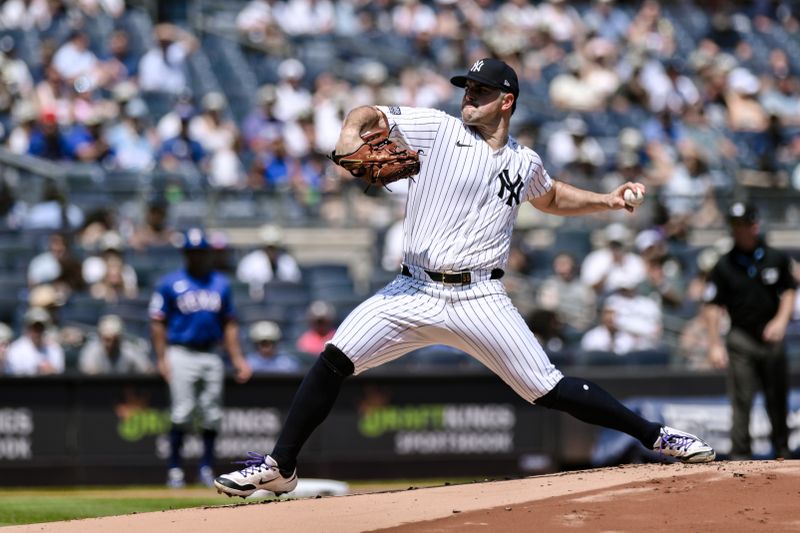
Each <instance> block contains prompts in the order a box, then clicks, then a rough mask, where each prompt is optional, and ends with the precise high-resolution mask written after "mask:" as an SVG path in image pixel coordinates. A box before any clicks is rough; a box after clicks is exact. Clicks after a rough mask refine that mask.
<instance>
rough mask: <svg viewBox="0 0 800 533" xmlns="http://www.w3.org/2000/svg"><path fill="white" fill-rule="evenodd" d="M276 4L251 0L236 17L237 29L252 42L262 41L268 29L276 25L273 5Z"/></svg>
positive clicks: (261, 0) (264, 0)
mask: <svg viewBox="0 0 800 533" xmlns="http://www.w3.org/2000/svg"><path fill="white" fill-rule="evenodd" d="M275 3H276V2H274V1H273V2H271V1H269V0H251V1H250V2H248V3H247V5H246V6H244V8H243V9H242V10H241V11H239V13H238V14H237V15H236V29H237V30H239V32H241V33H243V34H244V35H245V36H246V37H247V38H248V39H249V40H250V41H253V42H259V41H261V40H262V39H263V34H264V33H266V31H267V27H268V26H270V25H272V24H274V18H273V15H272V4H275Z"/></svg>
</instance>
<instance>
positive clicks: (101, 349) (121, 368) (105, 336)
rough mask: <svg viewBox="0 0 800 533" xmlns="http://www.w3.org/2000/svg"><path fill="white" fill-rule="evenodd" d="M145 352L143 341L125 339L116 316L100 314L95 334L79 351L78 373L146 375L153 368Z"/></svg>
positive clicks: (120, 321)
mask: <svg viewBox="0 0 800 533" xmlns="http://www.w3.org/2000/svg"><path fill="white" fill-rule="evenodd" d="M149 353H150V347H149V346H148V344H147V342H146V341H145V340H144V339H136V340H133V339H129V338H126V337H125V335H124V331H123V323H122V319H121V318H120V317H119V316H117V315H104V316H102V317H100V320H98V322H97V335H96V336H93V337H92V338H91V339H90V340H89V341H88V342H87V343H86V345H84V347H83V349H81V352H80V358H79V359H78V370H80V371H81V372H82V373H84V374H150V373H153V372H155V366H154V365H153V363H152V361H150V358H149V357H148V354H149Z"/></svg>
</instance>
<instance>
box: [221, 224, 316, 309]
mask: <svg viewBox="0 0 800 533" xmlns="http://www.w3.org/2000/svg"><path fill="white" fill-rule="evenodd" d="M258 234H259V238H260V239H261V247H260V248H258V249H257V250H253V251H252V252H250V253H248V254H247V255H245V256H244V257H242V259H241V261H239V264H238V265H237V267H236V279H238V280H239V281H240V282H242V283H246V284H247V285H248V286H249V287H250V297H251V298H252V299H254V300H262V299H263V298H264V285H265V284H267V283H269V282H270V281H273V280H276V281H289V282H292V283H299V282H300V281H301V278H302V274H301V273H300V267H299V266H298V265H297V261H295V259H294V257H292V256H291V254H289V253H288V252H287V251H286V249H285V248H284V241H283V231H282V230H281V228H279V227H278V226H274V225H272V224H267V225H264V226H262V227H261V228H260V229H259V232H258Z"/></svg>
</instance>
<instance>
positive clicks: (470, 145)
mask: <svg viewBox="0 0 800 533" xmlns="http://www.w3.org/2000/svg"><path fill="white" fill-rule="evenodd" d="M456 146H460V147H461V148H471V147H473V146H475V145H474V144H462V143H461V141H456Z"/></svg>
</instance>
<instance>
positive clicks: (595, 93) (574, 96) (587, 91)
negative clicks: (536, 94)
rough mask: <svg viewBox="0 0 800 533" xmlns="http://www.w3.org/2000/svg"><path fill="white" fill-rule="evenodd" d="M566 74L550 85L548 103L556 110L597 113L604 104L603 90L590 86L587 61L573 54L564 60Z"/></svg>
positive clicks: (557, 77)
mask: <svg viewBox="0 0 800 533" xmlns="http://www.w3.org/2000/svg"><path fill="white" fill-rule="evenodd" d="M564 63H565V65H564V66H565V67H566V72H564V73H562V74H559V75H558V76H556V77H555V78H554V79H553V81H552V82H551V83H550V88H549V92H550V101H551V102H552V103H553V105H554V106H555V107H556V108H558V109H564V110H569V111H599V110H600V109H601V108H602V106H603V104H604V103H605V97H606V92H605V89H604V88H597V87H594V86H592V84H591V80H589V78H588V73H589V68H588V64H587V61H586V60H585V59H583V58H581V57H580V56H579V55H577V54H575V53H573V54H571V55H569V56H568V57H567V59H566V60H565V62H564Z"/></svg>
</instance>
